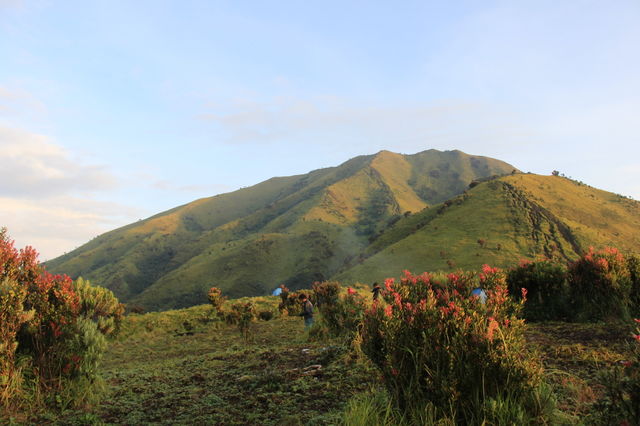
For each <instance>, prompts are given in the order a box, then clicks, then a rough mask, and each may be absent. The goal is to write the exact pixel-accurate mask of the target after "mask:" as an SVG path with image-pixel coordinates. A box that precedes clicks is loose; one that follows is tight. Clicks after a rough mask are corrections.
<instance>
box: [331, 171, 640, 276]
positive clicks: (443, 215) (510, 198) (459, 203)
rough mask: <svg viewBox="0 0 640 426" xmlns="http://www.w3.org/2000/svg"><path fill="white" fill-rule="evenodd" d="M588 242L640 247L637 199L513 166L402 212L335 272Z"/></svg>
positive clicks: (518, 255) (567, 252) (468, 264)
mask: <svg viewBox="0 0 640 426" xmlns="http://www.w3.org/2000/svg"><path fill="white" fill-rule="evenodd" d="M589 246H594V247H605V246H612V247H617V248H619V249H621V250H623V251H626V252H636V253H638V252H640V203H639V202H637V201H634V200H631V199H628V198H625V197H622V196H620V195H616V194H612V193H610V192H606V191H601V190H598V189H595V188H592V187H590V186H587V185H585V184H583V183H580V182H575V181H572V180H570V179H567V178H564V177H560V176H540V175H535V174H522V173H518V174H514V175H510V176H504V177H500V178H498V179H492V180H489V181H486V182H482V183H478V184H477V185H474V187H473V188H472V189H470V190H469V191H468V192H467V193H465V194H463V195H460V196H457V197H454V198H453V199H451V200H448V201H446V202H445V203H443V204H440V205H439V206H434V207H433V208H429V209H425V210H423V211H421V212H419V213H418V214H415V215H411V216H409V217H406V218H402V219H401V220H399V221H398V222H396V223H395V224H394V225H393V226H391V227H389V228H388V229H387V230H385V232H384V233H383V234H382V235H381V236H380V237H379V238H377V239H376V241H374V242H373V243H372V244H371V245H369V246H368V247H367V248H366V249H365V250H364V251H363V253H362V255H361V257H360V259H359V261H358V263H357V264H356V265H355V266H353V267H351V268H349V269H348V270H345V271H342V272H341V273H338V274H337V275H336V276H335V277H334V278H335V279H338V280H341V281H343V282H345V283H351V282H355V281H360V282H369V283H370V282H374V281H381V280H383V279H384V278H386V277H393V276H399V275H400V273H401V269H408V270H411V271H414V272H423V271H437V270H444V271H446V270H451V269H457V268H460V269H466V270H478V269H480V267H481V266H482V265H483V264H485V263H486V264H490V265H492V266H501V267H508V266H512V265H514V264H516V263H517V262H518V261H519V259H535V258H538V257H541V256H542V257H550V258H555V259H558V260H561V261H568V260H573V259H576V258H577V257H578V255H579V254H580V253H582V252H584V251H586V250H587V249H588V248H589Z"/></svg>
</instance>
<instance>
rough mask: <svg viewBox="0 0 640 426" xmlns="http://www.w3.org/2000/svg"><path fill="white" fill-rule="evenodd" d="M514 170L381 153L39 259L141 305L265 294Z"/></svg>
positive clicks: (337, 265)
mask: <svg viewBox="0 0 640 426" xmlns="http://www.w3.org/2000/svg"><path fill="white" fill-rule="evenodd" d="M511 170H513V166H511V165H509V164H507V163H504V162H501V161H499V160H494V159H490V158H486V157H473V156H470V155H467V154H464V153H459V154H458V153H456V155H451V153H448V152H442V151H437V150H427V151H423V152H420V153H417V154H413V155H405V154H398V153H395V152H391V151H388V150H382V151H379V152H378V153H376V154H374V155H369V156H359V157H355V158H352V159H351V160H349V161H346V162H344V163H342V164H341V165H339V166H336V167H329V168H324V169H318V170H314V171H312V172H309V173H307V174H304V175H298V176H287V177H277V178H271V179H269V180H266V181H264V182H261V183H258V184H256V185H254V186H251V187H248V188H242V189H240V190H237V191H234V192H230V193H227V194H220V195H218V196H216V197H210V198H204V199H201V200H197V201H194V202H192V203H189V204H186V205H184V206H179V207H176V208H174V209H171V210H168V211H166V212H163V213H158V214H156V215H155V216H153V217H152V218H150V219H148V220H143V221H140V222H139V223H134V224H131V225H128V226H126V227H123V228H120V229H117V230H114V231H111V232H109V233H106V234H104V235H101V236H99V237H98V238H96V239H94V240H92V241H91V242H89V243H87V244H85V245H83V246H81V247H80V248H78V249H76V250H74V251H73V252H71V253H68V254H66V255H64V256H61V257H59V258H57V259H54V260H52V261H49V262H47V267H48V269H49V270H51V271H52V272H64V273H67V274H69V275H71V276H72V277H78V276H83V277H84V278H86V279H90V280H92V281H93V282H94V283H95V284H98V285H102V286H105V287H108V288H109V289H111V290H113V291H114V293H115V294H116V295H117V296H118V297H119V298H120V299H121V300H123V301H125V302H127V303H133V304H140V305H143V306H144V307H145V308H147V309H167V308H174V307H183V306H189V305H193V304H198V303H202V301H204V300H206V290H207V289H208V287H211V285H213V284H212V283H215V285H216V287H219V288H221V289H222V290H223V291H224V292H225V293H226V294H227V295H229V296H232V297H238V296H248V295H261V294H267V293H268V292H269V289H271V288H272V287H275V286H277V285H279V284H281V283H284V284H286V285H287V286H288V287H289V288H292V289H296V288H307V287H308V286H309V285H310V283H311V282H313V281H318V280H325V279H329V278H330V277H332V276H334V275H335V274H337V273H338V272H339V271H340V270H342V269H344V268H345V267H346V265H349V264H350V262H353V261H354V259H357V258H358V257H359V256H360V255H361V254H362V253H364V251H365V250H366V248H367V247H368V246H369V245H370V244H371V241H374V240H375V239H376V238H377V237H378V236H379V235H380V234H381V233H382V232H384V230H385V229H386V228H388V227H389V226H390V224H392V223H394V222H395V221H397V220H399V219H400V218H401V217H404V216H406V215H409V212H412V213H417V212H420V211H421V210H423V209H424V208H425V207H428V206H431V205H434V204H437V203H440V202H443V201H445V200H448V199H450V198H452V197H455V196H456V195H459V194H461V193H463V192H464V191H465V190H466V189H467V188H468V186H469V183H470V182H471V181H473V180H475V179H480V178H484V177H488V176H492V175H495V174H498V175H502V174H506V173H510V172H511Z"/></svg>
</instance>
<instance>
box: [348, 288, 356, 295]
mask: <svg viewBox="0 0 640 426" xmlns="http://www.w3.org/2000/svg"><path fill="white" fill-rule="evenodd" d="M347 294H349V296H353V295H354V294H356V291H355V290H354V289H352V288H351V287H347Z"/></svg>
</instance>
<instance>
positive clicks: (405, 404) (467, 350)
mask: <svg viewBox="0 0 640 426" xmlns="http://www.w3.org/2000/svg"><path fill="white" fill-rule="evenodd" d="M478 286H481V287H482V288H483V289H484V290H485V292H486V294H487V299H486V302H485V303H484V304H483V303H482V302H481V301H480V300H479V298H478V297H477V296H471V291H472V290H473V288H475V287H478ZM381 295H382V297H383V301H382V302H379V303H374V304H373V305H372V306H371V307H370V308H369V309H368V310H367V311H366V312H365V314H364V321H363V329H362V350H363V351H364V353H365V354H366V355H367V356H368V357H369V358H370V359H371V360H372V361H373V363H374V364H375V365H376V366H377V367H378V368H379V369H380V371H381V373H382V376H383V378H384V381H385V384H386V387H387V390H388V391H389V394H390V396H391V398H392V400H393V401H394V402H395V404H396V405H397V406H398V408H400V409H402V410H405V411H409V412H411V411H421V410H422V411H424V408H425V407H426V406H427V405H431V406H433V407H436V409H438V410H440V414H441V416H442V417H445V416H447V415H450V413H451V411H453V412H455V417H456V420H457V421H459V422H462V423H470V422H472V419H474V418H475V419H478V418H482V416H485V415H486V412H485V411H486V410H487V406H486V405H485V402H486V401H489V400H491V399H496V398H501V397H505V398H506V397H507V396H508V397H509V398H511V399H512V400H513V401H514V402H515V403H520V404H522V406H523V407H524V405H525V404H524V402H523V401H525V400H527V399H529V398H530V397H531V395H532V394H533V393H534V392H535V389H536V388H537V386H539V385H540V383H541V373H542V368H541V365H540V363H539V362H538V361H536V360H535V359H534V358H533V357H531V356H529V355H528V351H527V350H526V342H525V340H524V333H523V331H524V321H523V320H521V319H519V318H518V317H517V314H518V313H519V311H520V309H521V308H522V304H523V302H520V303H516V302H514V301H513V300H512V299H511V298H509V297H508V292H507V287H506V282H505V275H504V272H503V271H501V270H499V269H497V268H491V267H489V266H487V265H485V266H484V267H483V269H482V272H480V273H479V274H477V275H474V274H471V273H459V274H449V275H448V276H447V278H446V279H445V280H437V279H436V278H435V277H434V276H432V275H430V274H428V273H424V274H422V275H419V276H418V275H413V274H411V273H409V272H408V271H405V274H404V277H403V278H402V279H401V280H400V281H399V282H398V281H396V280H394V279H387V280H386V281H385V289H384V290H383V291H382V292H381ZM523 409H525V408H523ZM478 416H480V417H478Z"/></svg>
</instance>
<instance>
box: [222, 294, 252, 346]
mask: <svg viewBox="0 0 640 426" xmlns="http://www.w3.org/2000/svg"><path fill="white" fill-rule="evenodd" d="M226 314H227V315H228V316H227V317H226V319H227V318H228V319H227V323H229V324H235V325H237V326H238V330H239V331H240V334H241V335H242V336H243V337H244V339H245V340H248V339H249V336H250V331H251V329H250V327H251V323H252V322H253V320H255V318H256V307H255V305H254V304H253V302H246V303H241V302H238V303H234V304H233V305H231V311H230V312H227V313H226Z"/></svg>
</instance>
